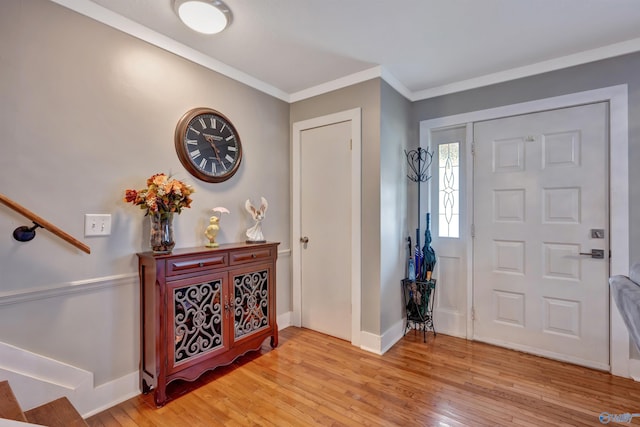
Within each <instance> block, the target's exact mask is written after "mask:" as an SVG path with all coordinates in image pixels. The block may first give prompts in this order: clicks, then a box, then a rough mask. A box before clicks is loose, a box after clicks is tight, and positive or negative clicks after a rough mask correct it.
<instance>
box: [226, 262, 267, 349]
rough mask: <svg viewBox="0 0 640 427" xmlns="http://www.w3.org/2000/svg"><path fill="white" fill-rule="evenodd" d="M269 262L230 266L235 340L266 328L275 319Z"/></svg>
mask: <svg viewBox="0 0 640 427" xmlns="http://www.w3.org/2000/svg"><path fill="white" fill-rule="evenodd" d="M272 274H273V269H272V267H271V265H270V264H263V265H256V266H252V267H247V268H243V269H237V270H232V271H231V272H230V274H229V276H230V279H231V287H232V288H231V293H232V296H233V320H234V327H233V330H234V334H233V337H234V342H238V341H241V340H242V339H244V338H248V337H250V336H252V335H253V334H255V333H257V332H259V331H262V330H265V329H269V328H270V327H271V326H272V325H273V324H274V323H275V320H274V319H275V308H274V307H275V300H274V299H275V296H274V295H275V292H274V289H272V288H273V283H274V279H273V277H272Z"/></svg>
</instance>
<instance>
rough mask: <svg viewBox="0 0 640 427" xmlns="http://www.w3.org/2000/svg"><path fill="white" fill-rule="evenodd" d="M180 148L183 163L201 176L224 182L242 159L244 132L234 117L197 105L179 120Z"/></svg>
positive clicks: (211, 180)
mask: <svg viewBox="0 0 640 427" xmlns="http://www.w3.org/2000/svg"><path fill="white" fill-rule="evenodd" d="M175 144H176V152H177V153H178V158H179V159H180V162H182V165H183V166H184V167H185V168H186V169H187V170H188V171H189V173H191V174H192V175H193V176H195V177H196V178H198V179H201V180H203V181H207V182H222V181H226V180H227V179H229V178H231V177H232V176H233V174H235V173H236V171H237V170H238V166H240V161H241V160H242V144H241V143H240V136H239V135H238V132H237V131H236V128H235V127H234V126H233V124H232V123H231V121H229V119H227V118H226V117H225V116H224V115H222V114H221V113H219V112H217V111H215V110H212V109H210V108H194V109H193V110H190V111H187V113H186V114H185V115H184V116H182V118H181V119H180V120H179V121H178V125H177V126H176V134H175Z"/></svg>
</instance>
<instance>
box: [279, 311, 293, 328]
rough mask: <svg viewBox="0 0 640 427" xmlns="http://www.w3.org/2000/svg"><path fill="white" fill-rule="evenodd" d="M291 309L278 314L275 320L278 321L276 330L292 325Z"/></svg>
mask: <svg viewBox="0 0 640 427" xmlns="http://www.w3.org/2000/svg"><path fill="white" fill-rule="evenodd" d="M292 319H293V311H287V312H286V313H282V314H281V315H279V316H278V318H277V320H276V322H278V330H279V331H281V330H283V329H284V328H288V327H289V326H292V325H293V322H292Z"/></svg>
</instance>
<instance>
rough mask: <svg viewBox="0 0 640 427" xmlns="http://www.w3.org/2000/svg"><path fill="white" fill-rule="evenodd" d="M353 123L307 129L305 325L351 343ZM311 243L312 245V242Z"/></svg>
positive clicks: (303, 141)
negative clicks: (351, 146)
mask: <svg viewBox="0 0 640 427" xmlns="http://www.w3.org/2000/svg"><path fill="white" fill-rule="evenodd" d="M351 125H352V124H351V121H346V122H341V123H336V124H331V125H326V126H321V127H317V128H312V129H307V130H303V131H302V132H301V135H300V157H301V161H300V165H301V168H300V170H301V182H300V198H301V204H300V205H301V224H300V225H301V227H300V229H301V235H302V237H303V239H304V240H305V241H306V243H302V245H303V247H302V251H301V276H302V278H301V282H302V284H301V288H302V289H301V294H302V295H301V297H302V308H301V311H302V313H301V315H302V326H303V327H306V328H309V329H313V330H316V331H319V332H323V333H326V334H328V335H332V336H335V337H338V338H342V339H345V340H349V341H350V340H351V185H350V182H351V148H350V145H351ZM307 240H308V241H307Z"/></svg>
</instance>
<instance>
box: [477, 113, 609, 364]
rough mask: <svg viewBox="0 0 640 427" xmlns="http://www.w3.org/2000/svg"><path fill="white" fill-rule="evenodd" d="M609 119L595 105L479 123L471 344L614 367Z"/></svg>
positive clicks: (606, 114)
mask: <svg viewBox="0 0 640 427" xmlns="http://www.w3.org/2000/svg"><path fill="white" fill-rule="evenodd" d="M607 117H608V104H607V103H598V104H590V105H584V106H579V107H572V108H565V109H559V110H553V111H546V112H540V113H533V114H527V115H521V116H514V117H508V118H503V119H497V120H490V121H485V122H479V123H476V124H475V125H474V141H475V159H474V225H475V227H474V228H475V238H474V249H473V253H474V257H473V314H474V323H473V326H474V338H475V339H478V340H481V341H486V342H490V343H494V344H498V345H504V346H507V347H510V348H515V349H519V350H523V351H528V352H532V353H535V354H540V355H543V356H547V357H552V358H556V359H560V360H566V361H570V362H573V363H578V364H581V365H585V366H590V367H595V368H600V369H608V368H609V288H608V284H607V279H608V276H609V229H608V228H609V214H608V188H609V184H608V178H607V177H608V170H607V164H608V122H607ZM592 249H596V250H601V251H603V254H604V256H603V258H600V259H598V258H592V257H591V256H589V255H583V254H585V253H590V252H591V251H592Z"/></svg>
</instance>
